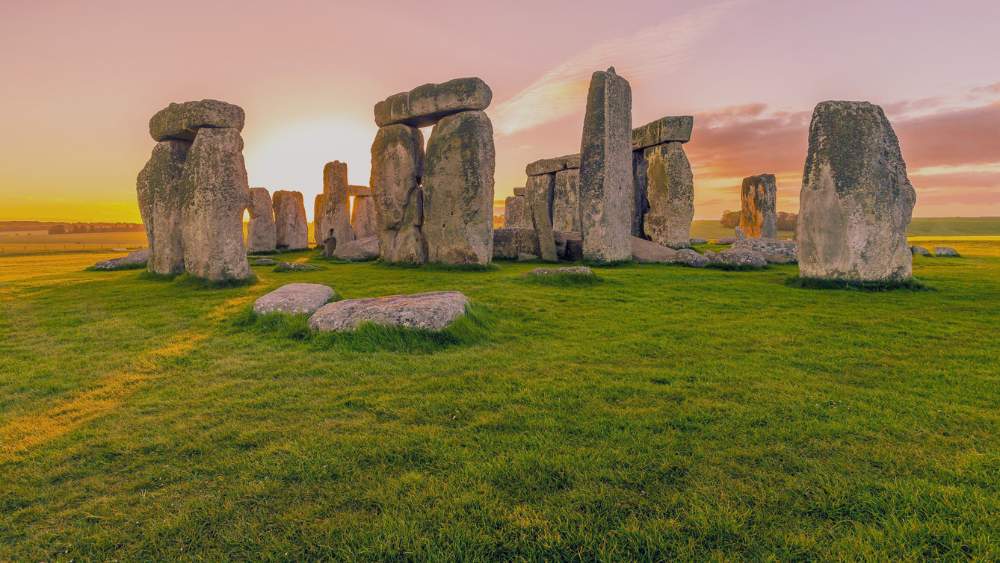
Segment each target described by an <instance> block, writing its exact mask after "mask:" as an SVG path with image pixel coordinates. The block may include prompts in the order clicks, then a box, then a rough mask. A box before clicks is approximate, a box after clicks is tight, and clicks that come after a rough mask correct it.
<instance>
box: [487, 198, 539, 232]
mask: <svg viewBox="0 0 1000 563" xmlns="http://www.w3.org/2000/svg"><path fill="white" fill-rule="evenodd" d="M503 224H504V227H506V228H509V229H530V228H532V223H531V210H530V209H529V208H528V199H527V198H526V197H525V196H523V195H520V196H510V197H508V198H507V199H505V200H504V204H503ZM494 240H496V238H495V237H494Z"/></svg>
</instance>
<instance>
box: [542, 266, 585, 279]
mask: <svg viewBox="0 0 1000 563" xmlns="http://www.w3.org/2000/svg"><path fill="white" fill-rule="evenodd" d="M528 275H531V276H537V277H541V278H544V277H550V276H581V277H588V278H589V277H593V275H594V271H593V270H591V269H590V268H589V267H587V266H563V267H562V268H535V269H534V270H532V271H530V272H528Z"/></svg>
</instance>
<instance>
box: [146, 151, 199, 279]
mask: <svg viewBox="0 0 1000 563" xmlns="http://www.w3.org/2000/svg"><path fill="white" fill-rule="evenodd" d="M190 149H191V143H189V142H187V141H176V140H167V141H161V142H159V143H156V146H155V147H153V154H152V155H151V156H150V157H149V162H147V163H146V166H145V167H144V168H143V169H142V171H141V172H139V177H138V179H137V181H136V194H137V195H138V199H139V212H140V213H141V214H142V222H143V225H145V227H146V240H147V241H148V242H149V252H150V255H149V260H148V262H147V268H148V269H149V271H150V272H153V273H155V274H163V275H174V274H180V273H183V272H184V243H183V233H182V227H183V224H184V209H185V207H186V206H187V202H186V199H185V197H184V188H183V185H182V177H183V174H184V163H185V161H186V160H187V157H188V153H189V151H190Z"/></svg>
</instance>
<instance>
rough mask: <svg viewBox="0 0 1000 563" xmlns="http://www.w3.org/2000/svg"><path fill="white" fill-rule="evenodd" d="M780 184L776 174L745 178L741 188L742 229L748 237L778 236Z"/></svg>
mask: <svg viewBox="0 0 1000 563" xmlns="http://www.w3.org/2000/svg"><path fill="white" fill-rule="evenodd" d="M777 194H778V186H777V183H776V182H775V179H774V174H760V175H758V176H749V177H747V178H744V179H743V186H742V187H741V188H740V230H741V231H743V236H746V237H748V238H776V237H777V236H778V209H777V206H778V203H777V202H778V195H777Z"/></svg>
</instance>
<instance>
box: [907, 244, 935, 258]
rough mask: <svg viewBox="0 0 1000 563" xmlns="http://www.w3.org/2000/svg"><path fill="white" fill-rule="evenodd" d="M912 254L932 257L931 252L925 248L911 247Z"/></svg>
mask: <svg viewBox="0 0 1000 563" xmlns="http://www.w3.org/2000/svg"><path fill="white" fill-rule="evenodd" d="M910 253H911V254H913V255H914V256H931V251H930V250H927V249H926V248H924V247H923V246H911V247H910Z"/></svg>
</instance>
